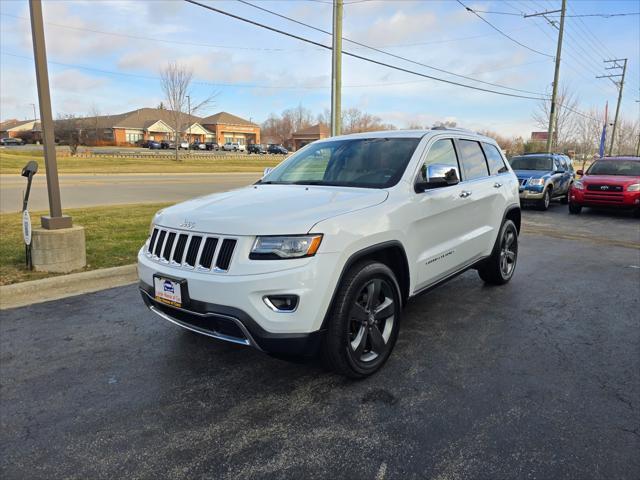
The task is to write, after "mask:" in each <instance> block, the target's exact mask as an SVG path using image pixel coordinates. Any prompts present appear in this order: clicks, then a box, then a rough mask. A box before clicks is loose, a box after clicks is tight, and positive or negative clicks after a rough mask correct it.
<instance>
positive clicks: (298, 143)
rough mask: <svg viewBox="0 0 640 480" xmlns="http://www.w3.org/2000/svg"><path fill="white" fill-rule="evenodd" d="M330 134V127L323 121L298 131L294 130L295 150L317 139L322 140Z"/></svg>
mask: <svg viewBox="0 0 640 480" xmlns="http://www.w3.org/2000/svg"><path fill="white" fill-rule="evenodd" d="M329 136H330V133H329V127H327V126H326V125H323V124H321V123H318V124H317V125H312V126H311V127H308V128H303V129H302V130H298V131H297V132H294V133H293V136H292V144H293V151H296V150H299V149H301V148H302V147H304V146H305V145H307V144H308V143H311V142H315V141H316V140H322V139H323V138H327V137H329Z"/></svg>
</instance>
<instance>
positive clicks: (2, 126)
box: [0, 119, 42, 142]
mask: <svg viewBox="0 0 640 480" xmlns="http://www.w3.org/2000/svg"><path fill="white" fill-rule="evenodd" d="M0 138H21V139H23V140H24V141H25V142H40V141H42V128H40V120H38V119H35V120H16V119H11V120H7V121H5V122H2V123H0Z"/></svg>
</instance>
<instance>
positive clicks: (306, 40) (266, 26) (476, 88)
mask: <svg viewBox="0 0 640 480" xmlns="http://www.w3.org/2000/svg"><path fill="white" fill-rule="evenodd" d="M184 1H185V2H187V3H191V4H193V5H197V6H199V7H201V8H205V9H207V10H211V11H213V12H216V13H220V14H222V15H226V16H228V17H231V18H235V19H236V20H240V21H241V22H245V23H249V24H251V25H255V26H257V27H260V28H264V29H266V30H270V31H272V32H275V33H279V34H281V35H285V36H287V37H290V38H295V39H296V40H300V41H302V42H306V43H310V44H312V45H316V46H318V47H322V48H324V49H326V50H331V47H329V46H327V45H324V44H323V43H320V42H316V41H314V40H310V39H308V38H305V37H301V36H299V35H295V34H293V33H289V32H285V31H284V30H280V29H277V28H275V27H271V26H269V25H265V24H263V23H260V22H256V21H254V20H249V19H248V18H243V17H241V16H239V15H235V14H233V13H230V12H226V11H224V10H220V9H219V8H215V7H212V6H209V5H205V4H202V3H200V2H197V1H195V0H184ZM342 54H343V55H347V56H349V57H352V58H357V59H359V60H363V61H365V62H369V63H373V64H375V65H380V66H382V67H387V68H391V69H394V70H398V71H400V72H405V73H409V74H412V75H417V76H419V77H424V78H429V79H431V80H435V81H437V82H442V83H447V84H449V85H456V86H458V87H464V88H469V89H472V90H477V91H481V92H487V93H494V94H496V95H503V96H506V97H514V98H525V99H529V100H543V98H542V97H531V96H525V95H518V94H514V93H507V92H499V91H496V90H490V89H487V88H482V87H477V86H475V85H467V84H464V83H459V82H454V81H453V80H447V79H444V78H439V77H434V76H432V75H427V74H425V73H421V72H416V71H414V70H409V69H408V68H404V67H399V66H397V65H391V64H388V63H385V62H381V61H379V60H374V59H373V58H369V57H365V56H362V55H358V54H356V53H351V52H347V51H345V50H342Z"/></svg>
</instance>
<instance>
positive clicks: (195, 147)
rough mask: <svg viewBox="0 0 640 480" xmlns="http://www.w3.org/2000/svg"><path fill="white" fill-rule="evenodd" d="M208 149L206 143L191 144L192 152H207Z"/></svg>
mask: <svg viewBox="0 0 640 480" xmlns="http://www.w3.org/2000/svg"><path fill="white" fill-rule="evenodd" d="M206 149H207V145H206V144H205V143H202V142H193V143H192V144H191V150H206Z"/></svg>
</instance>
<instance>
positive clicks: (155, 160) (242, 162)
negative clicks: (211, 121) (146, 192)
mask: <svg viewBox="0 0 640 480" xmlns="http://www.w3.org/2000/svg"><path fill="white" fill-rule="evenodd" d="M182 155H184V154H182ZM29 160H36V161H37V162H38V166H39V171H40V172H43V173H44V171H45V167H44V157H43V153H42V152H40V151H37V150H31V151H15V150H13V151H12V150H0V174H4V173H8V174H19V173H20V172H21V171H22V167H24V166H25V164H26V163H27V162H28V161H29ZM282 160H284V156H282V155H246V154H237V155H234V154H228V155H224V154H221V155H218V156H216V157H213V158H212V157H209V158H202V157H198V156H189V157H186V156H184V157H183V158H182V160H180V161H178V162H176V161H175V160H174V159H173V157H171V156H168V157H165V156H162V157H160V156H159V157H151V158H130V157H106V156H102V157H101V156H95V157H88V158H83V157H67V156H58V172H59V173H205V172H206V173H226V172H262V171H264V169H265V168H266V167H274V166H276V165H277V164H279V163H280V162H281V161H282Z"/></svg>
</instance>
